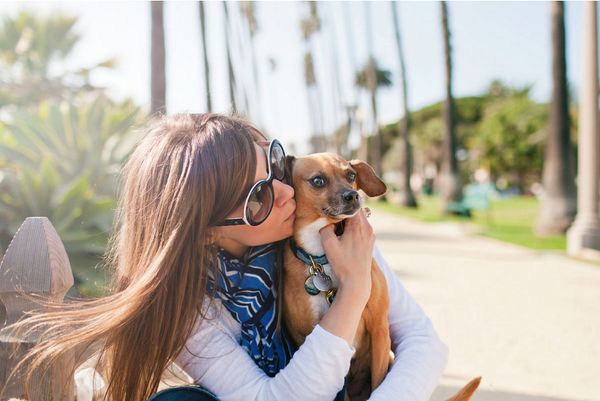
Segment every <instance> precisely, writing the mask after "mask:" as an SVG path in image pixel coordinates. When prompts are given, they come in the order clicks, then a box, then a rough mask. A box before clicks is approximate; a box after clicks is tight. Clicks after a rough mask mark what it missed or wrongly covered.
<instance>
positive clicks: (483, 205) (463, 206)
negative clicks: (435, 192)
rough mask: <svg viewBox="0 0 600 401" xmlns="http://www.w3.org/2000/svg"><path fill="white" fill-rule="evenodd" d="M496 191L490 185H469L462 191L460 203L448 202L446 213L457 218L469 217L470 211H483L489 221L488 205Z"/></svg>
mask: <svg viewBox="0 0 600 401" xmlns="http://www.w3.org/2000/svg"><path fill="white" fill-rule="evenodd" d="M495 194H496V189H495V188H494V186H493V185H492V184H489V183H487V184H469V185H467V186H466V187H465V188H464V190H463V197H462V200H461V201H460V202H450V203H449V204H448V211H449V212H450V213H452V214H456V215H458V216H464V217H471V210H479V211H483V210H485V211H486V213H487V219H488V220H490V219H491V214H490V205H491V200H492V197H493V196H494V195H495Z"/></svg>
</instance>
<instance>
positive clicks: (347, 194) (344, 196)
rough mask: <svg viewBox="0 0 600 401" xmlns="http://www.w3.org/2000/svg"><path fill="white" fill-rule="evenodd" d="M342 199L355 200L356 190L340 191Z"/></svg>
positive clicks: (356, 197)
mask: <svg viewBox="0 0 600 401" xmlns="http://www.w3.org/2000/svg"><path fill="white" fill-rule="evenodd" d="M342 199H343V200H344V202H357V201H358V192H356V191H355V190H353V189H350V190H347V191H344V192H342Z"/></svg>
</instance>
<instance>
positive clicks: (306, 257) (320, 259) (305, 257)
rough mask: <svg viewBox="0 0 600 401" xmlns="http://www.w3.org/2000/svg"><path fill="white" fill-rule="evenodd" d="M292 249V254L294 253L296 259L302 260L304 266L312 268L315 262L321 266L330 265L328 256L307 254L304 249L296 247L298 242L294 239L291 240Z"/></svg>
mask: <svg viewBox="0 0 600 401" xmlns="http://www.w3.org/2000/svg"><path fill="white" fill-rule="evenodd" d="M290 248H291V249H292V252H294V255H296V257H297V258H298V259H300V260H301V261H303V262H304V264H306V265H307V266H312V264H313V261H314V262H315V263H317V264H319V265H321V266H324V265H327V264H329V261H328V260H327V256H326V255H321V256H313V255H311V254H310V253H308V252H306V251H305V250H304V249H302V248H300V247H299V246H298V245H296V241H294V239H293V238H291V239H290ZM311 259H312V260H311Z"/></svg>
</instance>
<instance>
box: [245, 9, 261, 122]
mask: <svg viewBox="0 0 600 401" xmlns="http://www.w3.org/2000/svg"><path fill="white" fill-rule="evenodd" d="M240 7H241V9H242V15H244V16H245V17H246V22H247V24H248V25H247V26H248V36H249V38H250V57H251V60H252V74H253V78H254V91H255V93H256V116H255V117H254V119H255V120H256V123H257V124H258V125H259V126H260V125H261V107H260V106H261V92H260V83H259V74H258V64H257V62H256V49H255V45H254V37H255V36H256V32H257V31H258V22H257V20H256V13H255V8H254V7H255V3H254V2H253V1H243V2H241V3H240Z"/></svg>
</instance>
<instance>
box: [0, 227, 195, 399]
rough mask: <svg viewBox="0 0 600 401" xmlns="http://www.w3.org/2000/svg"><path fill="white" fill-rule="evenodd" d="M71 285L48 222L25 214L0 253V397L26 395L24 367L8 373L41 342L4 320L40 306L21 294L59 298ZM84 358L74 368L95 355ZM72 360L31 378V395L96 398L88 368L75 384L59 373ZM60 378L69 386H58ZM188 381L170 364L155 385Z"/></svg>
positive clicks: (63, 256)
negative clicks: (15, 330)
mask: <svg viewBox="0 0 600 401" xmlns="http://www.w3.org/2000/svg"><path fill="white" fill-rule="evenodd" d="M72 286H73V273H72V271H71V264H70V263H69V258H68V256H67V252H66V251H65V247H64V245H63V243H62V241H61V240H60V238H59V235H58V233H57V232H56V230H55V229H54V227H53V226H52V223H51V222H50V221H49V220H48V218H46V217H28V218H27V219H25V221H24V222H23V224H22V225H21V227H20V228H19V230H18V231H17V233H16V234H15V236H14V237H13V239H12V241H11V243H10V245H9V247H8V248H7V250H6V252H5V253H4V256H3V257H2V255H0V390H1V389H2V388H3V387H4V386H5V385H6V388H5V390H4V392H3V393H2V394H1V395H0V401H6V400H9V399H12V398H16V399H24V388H23V380H24V377H23V372H18V374H16V375H13V377H11V378H10V381H9V375H10V373H11V372H12V370H13V369H14V367H15V366H16V364H17V363H18V362H19V361H20V360H21V358H22V356H23V355H24V354H25V353H26V352H27V350H29V349H31V347H32V346H33V345H34V344H36V342H37V341H39V339H38V338H18V337H17V336H16V335H15V333H10V332H8V331H7V330H6V327H7V326H8V325H10V324H12V323H14V322H16V321H17V320H19V319H20V318H21V317H23V316H24V315H25V314H26V313H27V312H30V311H33V310H39V309H40V308H41V306H40V305H39V304H37V303H36V302H34V301H33V300H32V297H26V296H23V294H24V293H28V294H34V295H35V296H39V297H44V298H46V299H52V300H54V301H58V302H62V301H63V300H64V296H65V294H66V293H67V291H68V290H69V289H70V288H71V287H72ZM87 362H88V363H89V362H92V364H91V365H89V366H86V365H88V363H86V364H84V365H82V366H79V367H78V369H80V368H88V370H90V369H89V368H90V367H91V366H93V364H94V360H93V359H92V360H89V361H87ZM74 363H75V359H74V356H73V355H69V356H68V357H66V358H64V360H61V361H60V362H59V364H57V365H55V366H53V368H52V369H51V370H50V371H49V372H48V374H47V375H45V377H44V378H43V380H42V378H34V388H32V392H33V393H34V394H33V395H34V396H35V399H43V400H51V401H57V400H60V401H74V400H75V399H77V398H79V400H80V401H82V400H91V399H92V396H94V399H97V398H98V397H97V395H98V394H97V393H95V390H96V389H95V388H92V385H91V376H90V374H89V373H90V372H86V375H87V376H88V377H87V378H86V376H85V375H81V376H78V375H76V376H78V380H81V381H80V382H79V384H78V386H75V381H76V379H75V378H74V377H69V378H68V380H65V377H64V376H63V375H64V374H65V373H66V372H72V371H73V368H74V366H73V364H74ZM92 371H93V369H92ZM82 373H83V372H82ZM92 374H93V373H92ZM60 383H67V385H66V386H59V384H60ZM192 383H193V380H192V379H191V377H189V376H188V375H187V374H186V373H185V372H184V371H183V370H181V369H180V368H179V367H177V366H176V365H174V364H172V365H171V366H170V367H169V368H168V369H167V370H166V371H165V373H164V374H163V378H162V382H161V385H160V386H159V390H162V389H165V388H170V387H174V386H181V385H187V384H192ZM96 385H97V383H96Z"/></svg>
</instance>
